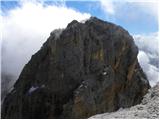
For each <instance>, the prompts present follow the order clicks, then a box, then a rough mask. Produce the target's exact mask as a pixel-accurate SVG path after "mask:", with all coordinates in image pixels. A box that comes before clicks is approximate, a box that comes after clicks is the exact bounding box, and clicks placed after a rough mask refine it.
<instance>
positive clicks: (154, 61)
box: [134, 33, 159, 86]
mask: <svg viewBox="0 0 160 120" xmlns="http://www.w3.org/2000/svg"><path fill="white" fill-rule="evenodd" d="M134 40H135V43H136V45H137V46H138V48H139V53H138V61H139V63H140V65H141V67H142V69H143V71H144V72H145V73H146V75H147V77H148V80H149V82H150V84H151V86H154V85H155V84H156V83H157V82H158V81H159V44H158V33H152V34H148V35H134Z"/></svg>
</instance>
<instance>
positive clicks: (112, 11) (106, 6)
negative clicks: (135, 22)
mask: <svg viewBox="0 0 160 120" xmlns="http://www.w3.org/2000/svg"><path fill="white" fill-rule="evenodd" d="M99 1H100V5H101V8H102V10H103V11H104V12H105V13H106V15H112V16H119V14H123V17H124V16H126V14H131V13H132V12H135V10H134V11H131V10H132V9H131V8H132V7H135V9H139V10H141V11H143V12H145V13H147V14H149V15H151V16H152V17H154V18H156V19H158V3H159V1H158V0H123V1H122V0H99ZM129 3H130V5H129ZM131 3H132V5H131ZM128 5H129V6H128ZM124 10H125V13H123V12H124ZM136 12H137V11H136ZM133 15H134V14H133ZM133 17H135V16H133ZM137 17H139V16H137Z"/></svg>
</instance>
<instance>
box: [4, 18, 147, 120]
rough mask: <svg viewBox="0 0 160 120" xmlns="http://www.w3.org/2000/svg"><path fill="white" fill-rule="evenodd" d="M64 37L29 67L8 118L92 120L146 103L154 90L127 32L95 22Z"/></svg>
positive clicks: (54, 37) (10, 100) (51, 41)
mask: <svg viewBox="0 0 160 120" xmlns="http://www.w3.org/2000/svg"><path fill="white" fill-rule="evenodd" d="M60 32H61V34H60V33H59V31H53V32H52V33H51V35H50V37H49V38H48V40H47V41H46V42H45V43H44V44H43V46H42V48H41V49H40V50H39V51H38V52H37V53H36V54H35V55H33V56H32V58H31V60H30V61H29V62H28V63H27V64H26V65H25V67H24V69H23V70H22V72H21V74H20V76H19V79H18V80H17V82H16V83H15V85H14V89H13V90H12V91H11V92H10V93H9V94H8V95H7V96H6V98H5V100H4V103H3V106H2V118H87V117H90V116H91V115H94V114H97V113H103V112H111V111H115V110H117V109H118V108H120V107H130V106H132V105H135V104H138V103H139V102H140V101H141V99H142V97H143V95H145V93H146V92H147V90H148V88H149V87H150V86H149V82H148V80H147V78H146V76H145V74H144V73H143V71H142V69H141V67H140V66H139V64H138V60H137V54H138V48H137V47H136V45H135V44H134V41H133V38H132V37H131V36H130V35H129V33H128V32H127V31H126V30H124V29H123V28H121V27H120V26H117V25H114V24H112V23H108V22H105V21H102V20H99V19H97V18H95V17H92V18H90V19H89V20H87V21H86V22H85V23H79V22H77V21H76V20H74V21H72V22H71V23H70V24H68V26H67V28H66V29H64V30H63V31H60Z"/></svg>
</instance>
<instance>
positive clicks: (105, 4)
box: [100, 0, 115, 15]
mask: <svg viewBox="0 0 160 120" xmlns="http://www.w3.org/2000/svg"><path fill="white" fill-rule="evenodd" d="M100 3H101V8H102V10H104V11H105V12H106V13H107V14H111V15H114V14H115V6H114V4H113V2H112V1H109V0H100Z"/></svg>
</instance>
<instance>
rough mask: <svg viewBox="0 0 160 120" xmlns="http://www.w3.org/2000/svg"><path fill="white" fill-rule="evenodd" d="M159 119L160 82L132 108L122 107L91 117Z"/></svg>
mask: <svg viewBox="0 0 160 120" xmlns="http://www.w3.org/2000/svg"><path fill="white" fill-rule="evenodd" d="M116 118H119V119H158V118H159V84H157V85H156V86H154V87H153V88H151V89H149V91H148V93H147V94H146V95H145V96H144V98H143V100H142V102H141V104H138V105H136V106H133V107H131V108H125V109H122V108H120V109H119V110H118V111H116V112H111V113H104V114H99V115H95V116H92V117H90V119H116Z"/></svg>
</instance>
